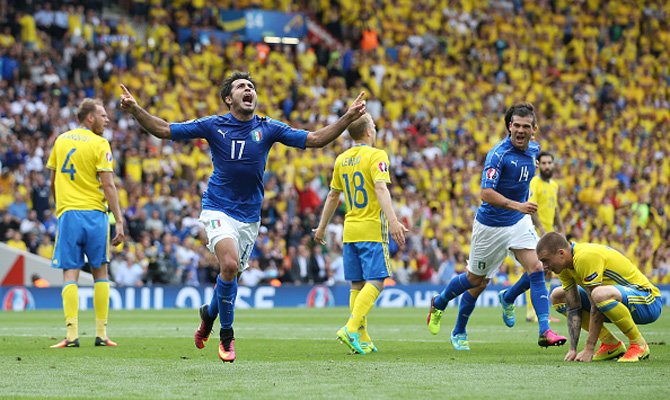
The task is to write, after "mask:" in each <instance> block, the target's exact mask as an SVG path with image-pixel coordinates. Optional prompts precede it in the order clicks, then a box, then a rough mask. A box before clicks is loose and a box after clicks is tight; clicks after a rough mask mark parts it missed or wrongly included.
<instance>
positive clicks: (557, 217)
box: [554, 204, 563, 234]
mask: <svg viewBox="0 0 670 400" xmlns="http://www.w3.org/2000/svg"><path fill="white" fill-rule="evenodd" d="M554 226H555V227H556V232H558V233H560V234H563V218H561V207H560V206H559V205H558V204H556V214H554Z"/></svg>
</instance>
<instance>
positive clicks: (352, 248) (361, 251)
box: [342, 242, 391, 282]
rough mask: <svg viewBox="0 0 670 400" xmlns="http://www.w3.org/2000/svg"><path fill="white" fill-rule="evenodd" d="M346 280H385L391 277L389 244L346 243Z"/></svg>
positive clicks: (344, 250)
mask: <svg viewBox="0 0 670 400" xmlns="http://www.w3.org/2000/svg"><path fill="white" fill-rule="evenodd" d="M342 261H343V263H344V279H346V280H348V281H352V282H359V281H373V280H384V279H386V278H388V277H389V275H390V274H391V273H390V269H389V250H388V243H382V242H350V243H344V249H343V251H342Z"/></svg>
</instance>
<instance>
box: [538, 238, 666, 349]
mask: <svg viewBox="0 0 670 400" xmlns="http://www.w3.org/2000/svg"><path fill="white" fill-rule="evenodd" d="M537 255H538V257H539V259H540V261H542V263H543V264H544V268H545V269H549V270H551V271H553V272H555V273H557V274H558V277H559V278H560V279H561V284H562V287H558V288H556V289H554V291H553V292H552V293H551V302H552V304H553V305H554V307H555V308H556V310H557V311H559V312H561V313H562V314H566V315H567V318H568V331H569V334H570V350H569V351H568V353H567V354H566V355H565V361H584V362H589V361H591V360H593V361H600V360H607V359H611V358H616V357H619V356H621V358H619V362H636V361H640V360H642V359H645V358H647V357H649V345H648V344H647V342H646V341H645V340H644V337H642V334H641V333H640V331H639V329H638V327H637V324H649V323H652V322H654V321H656V320H657V319H658V317H659V316H660V315H661V309H662V307H663V306H662V304H661V292H660V291H659V290H658V288H657V287H656V286H654V285H652V284H651V282H649V279H647V277H646V276H644V274H642V272H640V270H639V269H638V268H637V267H636V266H635V265H633V263H632V262H631V261H630V260H629V259H628V258H626V256H624V255H623V254H621V253H619V252H618V251H616V250H614V249H612V248H610V247H607V246H603V245H600V244H593V243H569V242H568V241H567V239H566V238H565V237H564V236H563V235H561V234H559V233H556V232H549V233H547V234H545V235H544V236H542V238H541V239H540V241H539V242H538V243H537ZM603 322H611V323H613V324H614V325H616V326H617V327H618V328H619V329H620V330H621V332H623V333H624V335H626V336H627V337H628V339H629V341H630V346H629V347H628V350H627V351H626V346H625V345H624V344H623V342H621V341H620V340H619V339H618V338H617V337H616V336H614V335H613V334H612V333H611V332H610V331H609V330H608V329H607V328H606V327H605V326H604V325H603ZM580 328H584V329H585V330H587V331H588V332H589V336H588V338H587V339H586V345H585V346H584V349H583V350H582V351H581V352H579V353H577V344H578V342H579V333H580ZM598 339H600V342H601V345H600V347H599V348H598V351H596V352H595V354H594V350H595V345H596V342H597V341H598Z"/></svg>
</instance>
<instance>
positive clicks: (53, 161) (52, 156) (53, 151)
mask: <svg viewBox="0 0 670 400" xmlns="http://www.w3.org/2000/svg"><path fill="white" fill-rule="evenodd" d="M57 146H58V139H56V141H55V142H54V146H53V148H52V149H51V153H50V154H49V159H48V160H47V168H49V169H53V170H55V169H56V147H57Z"/></svg>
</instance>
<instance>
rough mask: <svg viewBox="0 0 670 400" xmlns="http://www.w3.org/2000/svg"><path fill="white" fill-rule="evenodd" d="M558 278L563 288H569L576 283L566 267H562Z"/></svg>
mask: <svg viewBox="0 0 670 400" xmlns="http://www.w3.org/2000/svg"><path fill="white" fill-rule="evenodd" d="M558 279H559V280H560V281H561V286H562V287H563V290H570V289H572V288H573V287H574V286H575V284H576V282H575V278H573V277H572V275H570V272H569V271H568V270H567V269H564V270H563V271H561V273H560V274H558Z"/></svg>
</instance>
